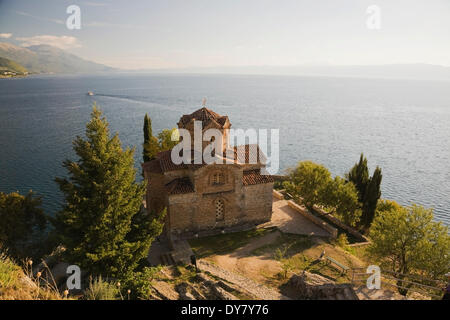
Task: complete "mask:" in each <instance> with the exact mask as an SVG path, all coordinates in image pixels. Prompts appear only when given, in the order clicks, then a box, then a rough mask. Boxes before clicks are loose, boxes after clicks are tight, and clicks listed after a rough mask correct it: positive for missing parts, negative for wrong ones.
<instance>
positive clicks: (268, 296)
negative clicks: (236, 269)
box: [198, 259, 290, 300]
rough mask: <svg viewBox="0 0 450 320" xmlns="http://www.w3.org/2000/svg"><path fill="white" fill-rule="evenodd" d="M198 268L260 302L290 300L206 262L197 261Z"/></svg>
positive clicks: (272, 290)
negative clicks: (247, 293) (238, 288)
mask: <svg viewBox="0 0 450 320" xmlns="http://www.w3.org/2000/svg"><path fill="white" fill-rule="evenodd" d="M198 266H199V268H200V270H202V271H207V272H209V273H211V274H212V275H214V276H216V277H219V278H222V279H224V280H226V281H228V282H231V283H232V284H234V285H235V286H237V287H240V288H242V289H243V290H244V291H247V292H249V293H250V294H252V295H253V296H255V297H256V298H257V299H261V300H290V299H289V298H288V297H286V296H284V295H282V294H281V293H279V292H278V291H276V290H274V289H271V288H268V287H266V286H264V285H262V284H259V283H257V282H255V281H253V280H251V279H249V278H246V277H243V276H241V275H239V274H236V273H233V272H230V271H228V270H225V269H223V268H221V267H219V266H216V265H214V264H212V263H210V262H208V261H206V260H203V259H202V260H199V261H198Z"/></svg>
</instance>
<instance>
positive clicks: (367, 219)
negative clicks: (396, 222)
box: [361, 167, 383, 231]
mask: <svg viewBox="0 0 450 320" xmlns="http://www.w3.org/2000/svg"><path fill="white" fill-rule="evenodd" d="M382 178H383V176H382V174H381V169H380V168H379V167H377V168H376V169H375V171H374V172H373V175H372V177H371V178H370V181H369V184H368V185H367V190H366V194H365V196H364V204H363V219H362V221H361V222H362V224H363V228H364V229H365V230H366V231H367V230H368V229H369V228H370V225H371V224H372V221H373V219H374V217H375V211H376V209H377V203H378V200H379V199H380V197H381V180H382Z"/></svg>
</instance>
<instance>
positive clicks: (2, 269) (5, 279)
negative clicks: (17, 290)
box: [0, 256, 21, 289]
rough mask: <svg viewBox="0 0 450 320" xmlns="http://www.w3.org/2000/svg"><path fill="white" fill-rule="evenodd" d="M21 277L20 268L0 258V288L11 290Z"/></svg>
mask: <svg viewBox="0 0 450 320" xmlns="http://www.w3.org/2000/svg"><path fill="white" fill-rule="evenodd" d="M20 275H21V268H20V267H19V266H17V265H15V264H14V263H13V262H12V261H11V260H9V259H8V258H6V257H4V256H0V288H5V289H8V288H12V287H15V286H17V282H18V280H19V277H20Z"/></svg>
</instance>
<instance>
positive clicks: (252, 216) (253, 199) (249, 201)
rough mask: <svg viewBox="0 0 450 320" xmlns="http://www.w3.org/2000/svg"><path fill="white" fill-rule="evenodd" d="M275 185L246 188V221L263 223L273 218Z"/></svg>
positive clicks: (267, 184) (244, 188)
mask: <svg viewBox="0 0 450 320" xmlns="http://www.w3.org/2000/svg"><path fill="white" fill-rule="evenodd" d="M272 190H273V183H266V184H256V185H251V186H244V187H243V192H244V211H245V221H248V222H252V223H263V222H267V221H270V219H271V218H272Z"/></svg>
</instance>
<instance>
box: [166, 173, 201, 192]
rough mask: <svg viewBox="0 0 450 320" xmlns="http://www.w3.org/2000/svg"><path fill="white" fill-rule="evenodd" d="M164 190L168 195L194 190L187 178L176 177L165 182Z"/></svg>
mask: <svg viewBox="0 0 450 320" xmlns="http://www.w3.org/2000/svg"><path fill="white" fill-rule="evenodd" d="M166 190H167V193H168V194H169V195H173V194H184V193H192V192H195V190H194V186H193V185H192V183H191V180H189V178H187V177H186V178H177V179H174V180H172V181H170V182H169V183H168V184H166Z"/></svg>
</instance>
